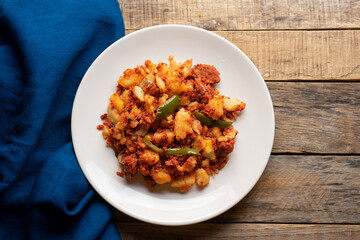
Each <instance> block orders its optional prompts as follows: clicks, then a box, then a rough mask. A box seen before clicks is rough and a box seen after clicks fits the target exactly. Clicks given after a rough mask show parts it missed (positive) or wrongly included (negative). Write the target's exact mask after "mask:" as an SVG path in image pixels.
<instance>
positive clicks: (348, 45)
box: [114, 0, 360, 239]
mask: <svg viewBox="0 0 360 240" xmlns="http://www.w3.org/2000/svg"><path fill="white" fill-rule="evenodd" d="M119 4H120V8H121V10H122V13H123V17H124V22H125V27H126V34H129V33H131V32H133V31H136V30H138V29H141V28H144V27H147V26H152V25H158V24H170V23H173V24H188V25H192V26H197V27H202V28H205V29H208V30H211V31H214V32H215V33H216V34H218V35H220V36H223V37H224V38H226V39H228V40H230V41H231V42H233V43H234V44H235V45H236V46H238V47H239V48H240V49H241V50H242V51H243V52H244V53H245V54H246V55H248V56H249V58H250V59H251V60H252V61H253V62H254V64H255V65H256V66H257V67H258V69H259V71H260V72H261V74H262V75H263V77H264V79H265V80H266V83H267V86H268V88H269V91H270V94H271V97H272V100H273V105H274V110H275V119H276V130H275V142H274V147H273V151H272V156H271V157H270V160H269V163H268V165H267V167H266V169H265V172H264V174H263V175H262V177H261V178H260V180H259V182H258V183H257V184H256V186H255V187H254V188H253V189H252V191H251V192H250V193H249V194H248V195H247V196H246V197H245V198H244V199H243V200H242V201H241V202H240V203H238V204H237V205H235V206H234V207H233V208H232V209H230V210H229V211H227V212H225V213H223V214H222V215H220V216H218V217H216V218H214V219H211V220H209V221H207V222H205V223H200V224H195V225H190V226H183V227H164V226H156V225H152V224H147V223H143V222H140V221H138V220H136V219H133V218H131V217H129V216H127V215H125V214H123V213H121V212H115V214H114V220H115V222H116V224H117V228H118V230H119V232H120V234H121V235H122V237H123V239H360V54H359V53H360V1H359V0H357V1H355V0H319V1H314V0H300V1H295V0H271V1H265V0H260V1H255V0H242V1H240V0H228V1H224V0H182V1H180V0H171V1H166V0H151V1H150V0H141V1H140V0H119ZM220 174H221V172H220Z"/></svg>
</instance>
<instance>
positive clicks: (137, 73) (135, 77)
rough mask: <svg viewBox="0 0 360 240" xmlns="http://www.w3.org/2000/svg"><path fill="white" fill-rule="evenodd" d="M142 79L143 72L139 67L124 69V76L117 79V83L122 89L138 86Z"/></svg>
mask: <svg viewBox="0 0 360 240" xmlns="http://www.w3.org/2000/svg"><path fill="white" fill-rule="evenodd" d="M144 77H145V71H144V70H143V69H141V68H139V67H137V68H135V69H126V70H125V71H124V76H121V77H120V78H119V81H118V83H119V84H120V85H121V86H123V87H124V88H129V87H131V86H134V85H137V84H139V83H140V82H141V80H143V78H144Z"/></svg>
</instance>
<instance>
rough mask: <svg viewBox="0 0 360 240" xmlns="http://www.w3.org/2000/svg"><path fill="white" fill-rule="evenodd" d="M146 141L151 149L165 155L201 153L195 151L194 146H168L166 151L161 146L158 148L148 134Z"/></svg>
mask: <svg viewBox="0 0 360 240" xmlns="http://www.w3.org/2000/svg"><path fill="white" fill-rule="evenodd" d="M144 143H145V144H146V146H148V147H149V148H150V149H152V150H154V151H155V152H157V153H160V154H164V155H187V154H194V155H199V152H198V151H195V150H194V149H192V148H168V150H167V151H166V152H165V151H164V150H162V149H161V148H158V147H157V146H155V145H154V144H152V143H151V140H150V136H148V135H146V136H145V137H144Z"/></svg>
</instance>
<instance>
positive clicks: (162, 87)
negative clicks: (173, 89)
mask: <svg viewBox="0 0 360 240" xmlns="http://www.w3.org/2000/svg"><path fill="white" fill-rule="evenodd" d="M155 81H156V85H157V86H158V87H159V89H160V91H162V92H165V90H166V88H165V82H164V81H163V80H162V79H161V78H160V77H158V76H156V78H155Z"/></svg>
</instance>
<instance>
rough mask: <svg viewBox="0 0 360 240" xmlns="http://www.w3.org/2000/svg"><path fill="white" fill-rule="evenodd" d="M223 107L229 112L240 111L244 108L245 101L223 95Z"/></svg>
mask: <svg viewBox="0 0 360 240" xmlns="http://www.w3.org/2000/svg"><path fill="white" fill-rule="evenodd" d="M224 108H225V109H226V110H227V111H229V112H234V111H241V110H243V109H244V108H245V103H244V102H242V101H240V100H239V99H236V98H228V97H224Z"/></svg>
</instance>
